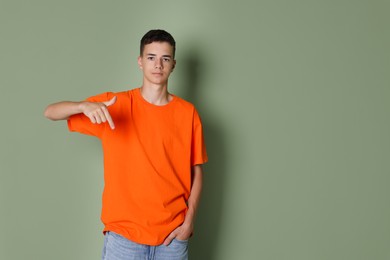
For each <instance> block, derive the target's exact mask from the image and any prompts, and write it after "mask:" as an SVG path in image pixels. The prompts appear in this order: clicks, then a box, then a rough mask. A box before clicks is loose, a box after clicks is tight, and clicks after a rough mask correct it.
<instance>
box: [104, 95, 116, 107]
mask: <svg viewBox="0 0 390 260" xmlns="http://www.w3.org/2000/svg"><path fill="white" fill-rule="evenodd" d="M115 102H116V96H114V97H113V98H111V99H110V100H109V101H104V102H103V104H105V105H106V106H108V107H109V106H111V105H113V104H115Z"/></svg>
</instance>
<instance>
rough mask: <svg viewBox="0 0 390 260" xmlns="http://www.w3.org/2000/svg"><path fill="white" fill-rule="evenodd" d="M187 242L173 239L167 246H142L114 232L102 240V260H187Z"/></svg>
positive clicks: (108, 233) (107, 234)
mask: <svg viewBox="0 0 390 260" xmlns="http://www.w3.org/2000/svg"><path fill="white" fill-rule="evenodd" d="M187 259H188V241H181V240H177V239H173V240H172V243H171V244H169V245H168V246H164V245H159V246H148V245H142V244H138V243H135V242H132V241H130V240H128V239H127V238H124V237H123V236H121V235H118V234H116V233H114V232H107V233H106V235H105V238H104V247H103V253H102V260H187Z"/></svg>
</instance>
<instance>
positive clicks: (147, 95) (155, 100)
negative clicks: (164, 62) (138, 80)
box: [140, 85, 172, 106]
mask: <svg viewBox="0 0 390 260" xmlns="http://www.w3.org/2000/svg"><path fill="white" fill-rule="evenodd" d="M140 90H141V95H142V97H143V98H144V99H145V100H146V101H148V102H149V103H151V104H153V105H157V106H163V105H166V104H168V103H169V102H170V101H171V100H172V96H171V95H170V94H169V93H168V89H167V86H166V85H164V86H160V85H153V86H152V85H150V86H146V85H143V86H142V87H141V88H140Z"/></svg>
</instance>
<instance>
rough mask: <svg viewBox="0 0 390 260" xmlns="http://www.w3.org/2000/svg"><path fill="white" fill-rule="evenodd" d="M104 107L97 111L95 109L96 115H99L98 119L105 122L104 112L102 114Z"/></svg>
mask: <svg viewBox="0 0 390 260" xmlns="http://www.w3.org/2000/svg"><path fill="white" fill-rule="evenodd" d="M103 111H104V108H102V109H99V110H98V111H97V116H98V117H99V120H100V122H103V123H104V122H106V116H105V114H104V112H103ZM100 122H99V121H98V123H99V124H100Z"/></svg>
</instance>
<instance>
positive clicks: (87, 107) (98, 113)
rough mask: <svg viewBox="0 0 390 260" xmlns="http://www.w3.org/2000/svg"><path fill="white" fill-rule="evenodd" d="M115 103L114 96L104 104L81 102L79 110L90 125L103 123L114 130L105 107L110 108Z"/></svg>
mask: <svg viewBox="0 0 390 260" xmlns="http://www.w3.org/2000/svg"><path fill="white" fill-rule="evenodd" d="M115 102H116V96H114V97H113V98H112V99H110V100H109V101H105V102H87V101H86V102H82V104H81V109H82V111H83V113H84V115H86V116H87V117H88V118H89V119H90V120H91V122H92V123H94V124H95V123H98V124H101V123H105V122H108V124H109V125H110V127H111V129H114V128H115V125H114V121H113V120H112V118H111V115H110V113H109V112H108V109H107V107H109V106H112V105H113V104H115Z"/></svg>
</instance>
